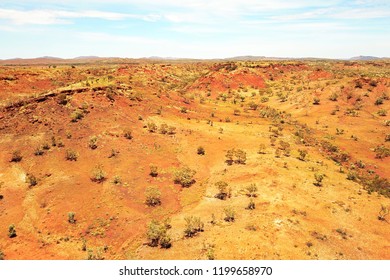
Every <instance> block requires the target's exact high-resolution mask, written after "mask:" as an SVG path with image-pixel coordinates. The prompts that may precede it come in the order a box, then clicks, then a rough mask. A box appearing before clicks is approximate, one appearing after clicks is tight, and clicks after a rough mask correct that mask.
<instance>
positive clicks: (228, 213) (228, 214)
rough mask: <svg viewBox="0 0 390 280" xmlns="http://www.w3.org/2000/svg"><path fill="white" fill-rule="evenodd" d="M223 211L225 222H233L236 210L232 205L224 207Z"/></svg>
mask: <svg viewBox="0 0 390 280" xmlns="http://www.w3.org/2000/svg"><path fill="white" fill-rule="evenodd" d="M223 212H224V213H225V218H224V220H225V221H226V222H234V220H235V218H236V211H235V210H234V209H233V207H226V208H225V209H224V210H223Z"/></svg>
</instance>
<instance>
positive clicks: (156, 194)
mask: <svg viewBox="0 0 390 280" xmlns="http://www.w3.org/2000/svg"><path fill="white" fill-rule="evenodd" d="M145 197H146V201H145V203H146V205H148V206H157V205H160V204H161V192H160V190H159V189H158V188H156V187H152V186H151V187H147V188H146V190H145Z"/></svg>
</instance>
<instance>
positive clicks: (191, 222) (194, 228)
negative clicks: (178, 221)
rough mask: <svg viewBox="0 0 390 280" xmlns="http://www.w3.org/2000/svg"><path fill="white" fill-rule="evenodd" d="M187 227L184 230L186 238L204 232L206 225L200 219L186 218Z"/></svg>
mask: <svg viewBox="0 0 390 280" xmlns="http://www.w3.org/2000/svg"><path fill="white" fill-rule="evenodd" d="M184 220H185V222H186V225H185V229H184V236H185V237H193V236H194V235H196V234H197V233H198V232H202V231H204V223H203V222H202V221H201V219H200V218H199V217H194V216H187V217H185V218H184Z"/></svg>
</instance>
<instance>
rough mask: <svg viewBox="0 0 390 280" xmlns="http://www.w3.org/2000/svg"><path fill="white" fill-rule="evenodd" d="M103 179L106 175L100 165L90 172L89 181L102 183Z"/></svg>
mask: <svg viewBox="0 0 390 280" xmlns="http://www.w3.org/2000/svg"><path fill="white" fill-rule="evenodd" d="M105 179H106V173H105V172H104V170H103V166H102V165H101V164H98V165H96V166H95V168H94V169H93V170H92V173H91V180H92V181H93V182H97V183H102V182H103V181H104V180H105Z"/></svg>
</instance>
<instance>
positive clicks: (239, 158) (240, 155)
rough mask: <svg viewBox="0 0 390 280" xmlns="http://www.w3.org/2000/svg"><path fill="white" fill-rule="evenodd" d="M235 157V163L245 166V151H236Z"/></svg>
mask: <svg viewBox="0 0 390 280" xmlns="http://www.w3.org/2000/svg"><path fill="white" fill-rule="evenodd" d="M235 156H236V160H235V162H236V163H238V164H245V162H246V152H244V151H243V150H240V149H238V150H236V151H235Z"/></svg>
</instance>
